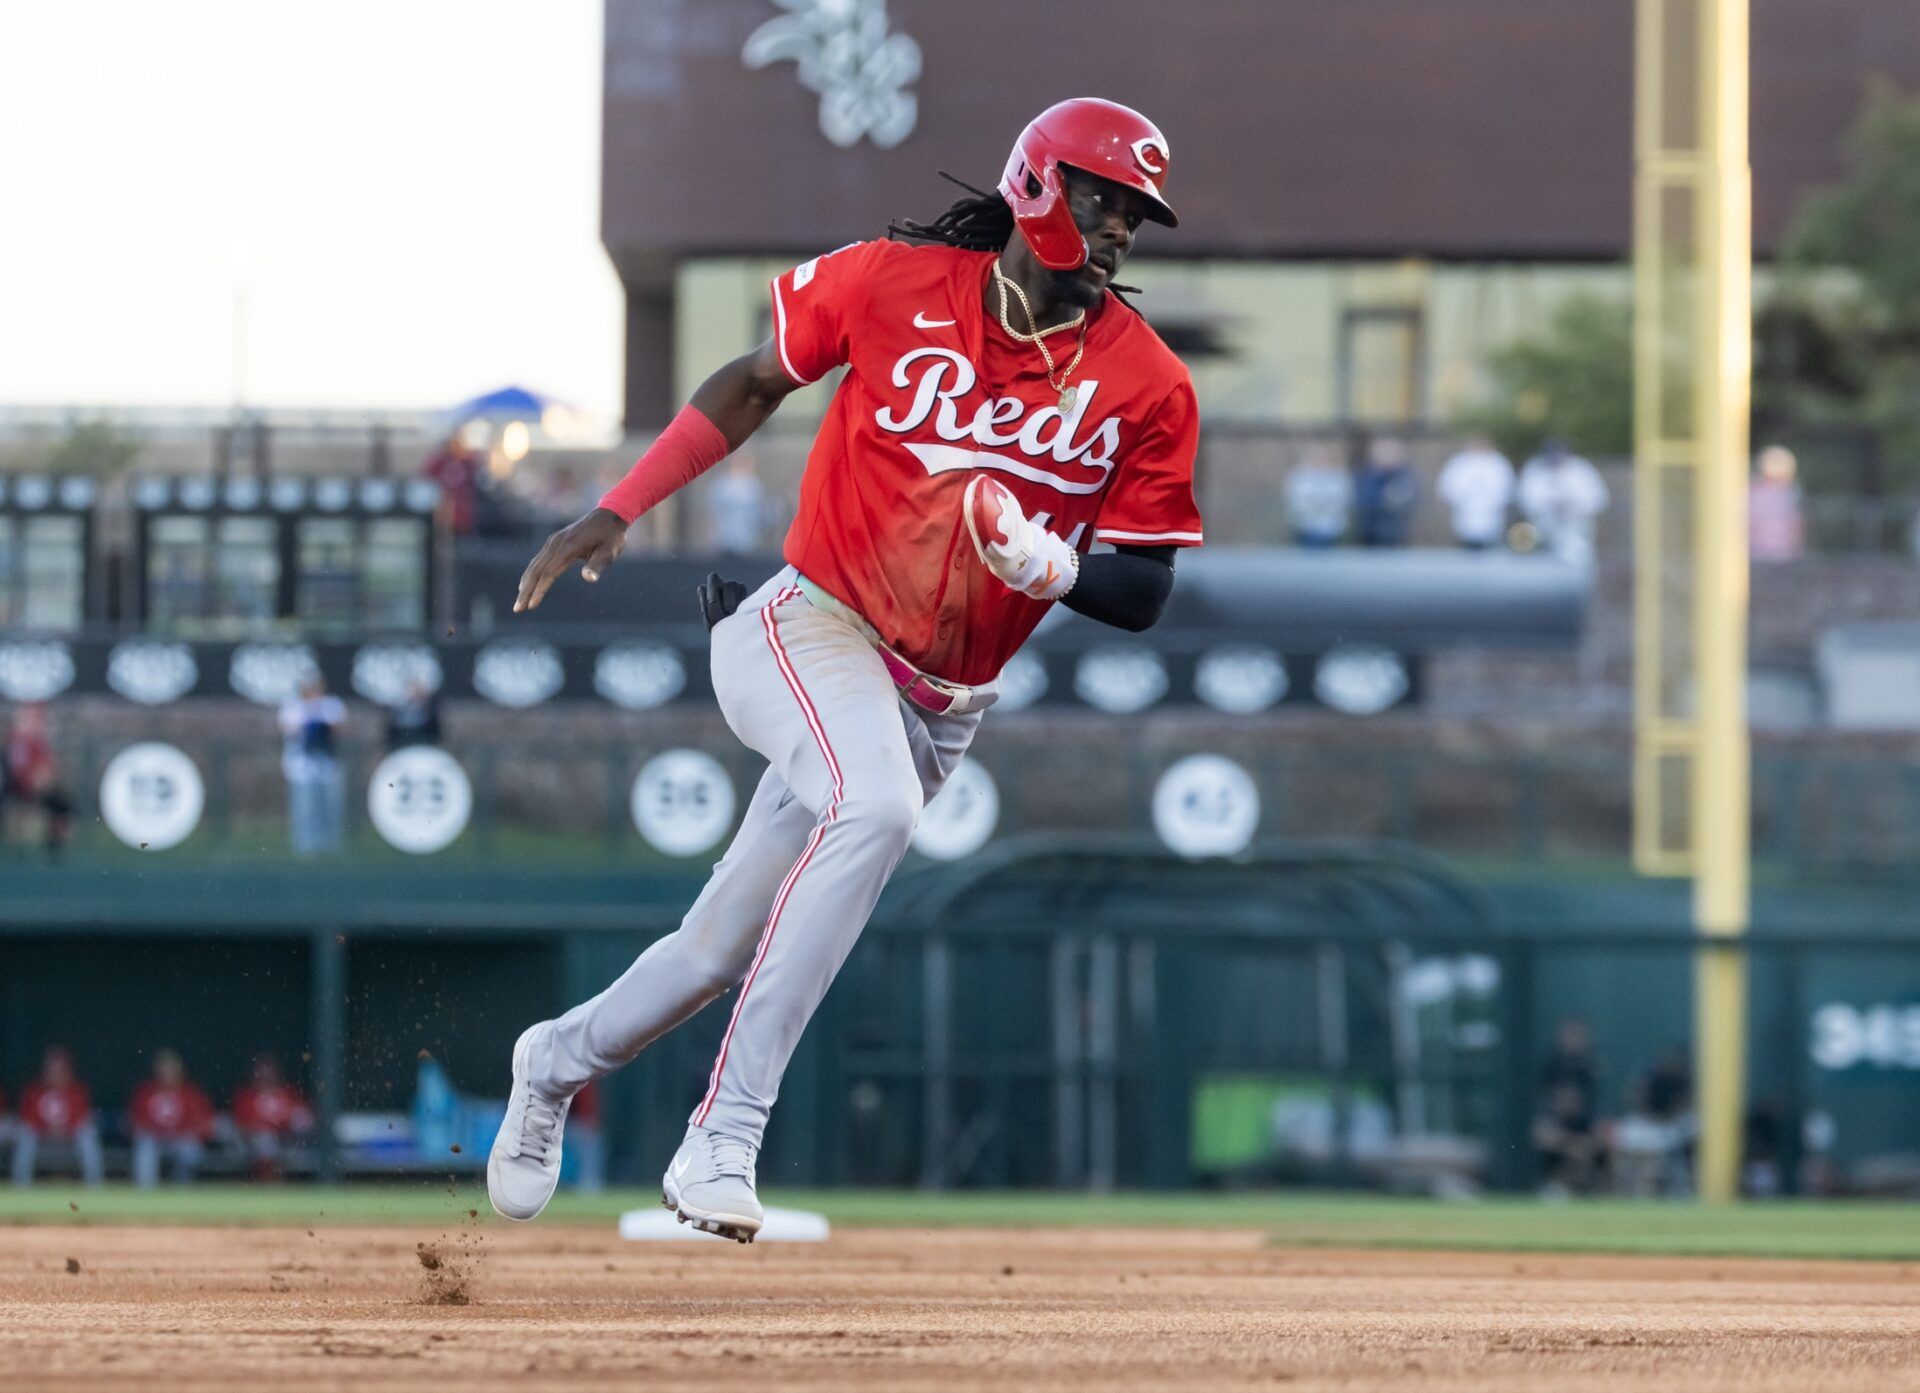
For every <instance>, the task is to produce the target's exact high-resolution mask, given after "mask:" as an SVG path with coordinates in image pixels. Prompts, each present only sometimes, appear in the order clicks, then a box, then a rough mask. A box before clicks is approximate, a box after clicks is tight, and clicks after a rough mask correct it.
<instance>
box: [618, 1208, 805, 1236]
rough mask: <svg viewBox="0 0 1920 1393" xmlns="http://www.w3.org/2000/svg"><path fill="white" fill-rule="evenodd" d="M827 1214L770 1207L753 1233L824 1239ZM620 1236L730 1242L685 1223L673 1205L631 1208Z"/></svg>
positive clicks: (623, 1223) (622, 1222) (624, 1215)
mask: <svg viewBox="0 0 1920 1393" xmlns="http://www.w3.org/2000/svg"><path fill="white" fill-rule="evenodd" d="M827 1231H828V1230H827V1216H826V1215H824V1214H815V1213H813V1212H811V1211H810V1210H805V1209H769V1210H768V1211H767V1221H766V1223H764V1224H762V1225H761V1226H760V1232H759V1233H757V1234H755V1235H754V1239H753V1241H754V1242H755V1243H825V1242H826V1241H827ZM620 1236H621V1237H622V1238H625V1239H628V1240H630V1241H632V1242H636V1243H678V1242H685V1241H687V1240H690V1239H706V1240H708V1241H710V1242H722V1243H731V1242H732V1241H733V1240H732V1239H730V1238H728V1239H723V1238H720V1237H719V1235H718V1234H711V1233H702V1232H700V1230H699V1229H696V1228H695V1227H694V1226H693V1225H692V1224H683V1223H681V1222H680V1221H679V1220H678V1219H677V1218H675V1217H674V1214H673V1211H672V1210H670V1209H662V1208H659V1207H657V1206H656V1207H654V1208H650V1209H629V1210H628V1211H627V1212H626V1213H625V1214H622V1215H621V1216H620Z"/></svg>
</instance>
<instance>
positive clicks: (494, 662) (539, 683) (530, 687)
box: [473, 642, 567, 711]
mask: <svg viewBox="0 0 1920 1393" xmlns="http://www.w3.org/2000/svg"><path fill="white" fill-rule="evenodd" d="M566 680H567V674H566V670H565V669H564V668H562V667H561V666H560V653H559V650H558V649H556V648H555V647H554V646H553V645H552V644H550V643H510V642H501V643H490V644H488V645H487V646H486V647H485V648H482V649H481V650H480V652H479V653H478V654H477V655H475V657H474V660H473V689H474V690H475V691H476V692H478V693H480V695H481V696H483V697H485V698H486V699H487V700H488V701H490V702H492V703H493V704H494V705H495V706H507V707H512V708H513V709H514V710H516V711H524V710H525V709H526V708H527V707H529V706H538V705H539V704H540V703H541V702H543V701H545V700H546V699H547V698H548V697H550V696H552V695H554V694H555V693H556V692H558V691H559V690H560V688H561V687H562V686H564V685H565V684H566Z"/></svg>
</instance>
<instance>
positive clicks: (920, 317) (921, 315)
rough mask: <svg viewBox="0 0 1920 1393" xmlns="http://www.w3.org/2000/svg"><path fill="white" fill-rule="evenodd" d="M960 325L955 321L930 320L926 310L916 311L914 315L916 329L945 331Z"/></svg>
mask: <svg viewBox="0 0 1920 1393" xmlns="http://www.w3.org/2000/svg"><path fill="white" fill-rule="evenodd" d="M957 323H959V321H958V320H955V319H928V318H927V312H926V311H925V310H916V311H914V315H913V327H914V328H916V329H945V328H947V327H949V326H950V325H953V324H957Z"/></svg>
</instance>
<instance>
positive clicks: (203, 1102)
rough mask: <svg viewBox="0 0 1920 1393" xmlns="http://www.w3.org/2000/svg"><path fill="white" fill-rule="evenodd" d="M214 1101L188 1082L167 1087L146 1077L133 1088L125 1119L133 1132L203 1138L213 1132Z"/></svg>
mask: <svg viewBox="0 0 1920 1393" xmlns="http://www.w3.org/2000/svg"><path fill="white" fill-rule="evenodd" d="M213 1116H214V1114H213V1102H212V1100H211V1099H209V1098H208V1097H207V1095H206V1094H204V1093H202V1092H201V1091H200V1090H199V1089H198V1088H197V1087H195V1086H194V1085H193V1084H190V1083H183V1084H177V1085H174V1086H172V1087H169V1086H168V1085H166V1084H162V1083H156V1082H155V1081H154V1080H152V1079H149V1080H147V1082H145V1083H143V1084H141V1085H140V1086H139V1087H138V1088H136V1089H134V1090H133V1101H132V1102H131V1103H130V1104H128V1106H127V1122H128V1124H129V1125H130V1126H131V1127H132V1128H133V1130H134V1131H136V1132H149V1133H152V1134H153V1135H154V1136H156V1137H164V1138H166V1139H167V1140H169V1141H176V1140H179V1139H180V1138H183V1137H196V1138H199V1139H201V1140H205V1139H206V1138H207V1137H208V1136H209V1135H211V1134H212V1132H213Z"/></svg>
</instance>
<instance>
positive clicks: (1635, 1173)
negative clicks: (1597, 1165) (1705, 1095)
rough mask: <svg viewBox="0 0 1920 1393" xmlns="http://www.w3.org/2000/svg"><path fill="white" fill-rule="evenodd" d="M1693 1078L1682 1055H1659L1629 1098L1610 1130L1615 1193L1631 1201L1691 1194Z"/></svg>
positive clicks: (1675, 1052)
mask: <svg viewBox="0 0 1920 1393" xmlns="http://www.w3.org/2000/svg"><path fill="white" fill-rule="evenodd" d="M1692 1109H1693V1076H1692V1073H1691V1071H1690V1069H1689V1068H1688V1065H1687V1055H1686V1051H1685V1050H1682V1049H1678V1048H1676V1049H1670V1050H1668V1051H1667V1052H1666V1053H1665V1054H1663V1055H1661V1056H1660V1058H1659V1060H1658V1061H1657V1062H1656V1063H1655V1064H1654V1066H1653V1068H1652V1069H1651V1070H1650V1071H1649V1072H1648V1074H1647V1076H1646V1078H1645V1079H1644V1080H1642V1081H1641V1082H1640V1083H1638V1084H1636V1085H1634V1087H1633V1088H1632V1089H1631V1090H1630V1091H1629V1093H1628V1100H1627V1110H1626V1114H1625V1116H1623V1117H1622V1118H1621V1119H1620V1122H1619V1123H1618V1125H1617V1126H1616V1127H1615V1128H1614V1137H1615V1144H1616V1150H1617V1152H1618V1156H1617V1159H1616V1163H1615V1177H1614V1182H1615V1188H1617V1189H1619V1190H1620V1191H1621V1192H1622V1193H1625V1194H1630V1195H1686V1194H1689V1193H1691V1191H1692V1189H1693V1181H1692V1170H1693V1131H1694V1127H1693V1110H1692Z"/></svg>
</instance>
